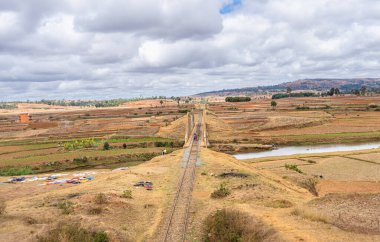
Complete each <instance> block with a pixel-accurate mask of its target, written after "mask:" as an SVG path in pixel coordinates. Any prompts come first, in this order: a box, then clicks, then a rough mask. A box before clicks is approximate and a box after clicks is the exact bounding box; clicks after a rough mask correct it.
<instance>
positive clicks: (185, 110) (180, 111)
mask: <svg viewBox="0 0 380 242" xmlns="http://www.w3.org/2000/svg"><path fill="white" fill-rule="evenodd" d="M178 112H179V113H188V112H190V110H187V109H183V110H181V109H180V110H178Z"/></svg>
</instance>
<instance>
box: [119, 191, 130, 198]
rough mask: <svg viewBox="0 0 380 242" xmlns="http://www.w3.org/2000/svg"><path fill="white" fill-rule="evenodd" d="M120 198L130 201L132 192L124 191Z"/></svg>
mask: <svg viewBox="0 0 380 242" xmlns="http://www.w3.org/2000/svg"><path fill="white" fill-rule="evenodd" d="M120 197H121V198H129V199H132V191H131V190H125V191H124V192H123V194H122V195H121V196H120Z"/></svg>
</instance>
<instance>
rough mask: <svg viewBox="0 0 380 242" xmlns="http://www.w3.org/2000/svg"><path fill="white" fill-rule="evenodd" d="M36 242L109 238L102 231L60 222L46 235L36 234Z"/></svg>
mask: <svg viewBox="0 0 380 242" xmlns="http://www.w3.org/2000/svg"><path fill="white" fill-rule="evenodd" d="M37 241H38V242H56V241H70V242H71V241H72V242H108V241H109V238H108V236H107V234H106V233H105V232H103V231H89V230H86V229H84V228H82V227H81V226H80V224H78V223H75V222H74V223H69V222H66V223H64V222H61V223H59V224H58V225H57V226H56V227H55V228H54V229H52V230H50V231H49V233H48V234H47V235H46V236H38V237H37Z"/></svg>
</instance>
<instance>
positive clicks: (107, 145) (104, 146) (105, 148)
mask: <svg viewBox="0 0 380 242" xmlns="http://www.w3.org/2000/svg"><path fill="white" fill-rule="evenodd" d="M109 149H110V144H109V143H108V142H105V143H104V145H103V150H109Z"/></svg>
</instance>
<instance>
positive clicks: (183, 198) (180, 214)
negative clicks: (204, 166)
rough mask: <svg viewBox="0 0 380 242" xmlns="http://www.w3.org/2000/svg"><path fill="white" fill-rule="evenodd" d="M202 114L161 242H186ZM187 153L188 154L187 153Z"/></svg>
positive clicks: (200, 138) (200, 137)
mask: <svg viewBox="0 0 380 242" xmlns="http://www.w3.org/2000/svg"><path fill="white" fill-rule="evenodd" d="M201 120H202V114H201V113H200V114H199V122H198V124H197V125H196V129H195V133H197V137H198V138H197V140H194V139H193V136H191V137H190V138H191V139H192V140H191V142H190V145H189V148H188V149H189V150H190V152H189V154H188V157H187V159H186V162H185V163H184V164H183V168H184V170H183V173H182V175H181V177H180V180H179V185H178V188H177V191H176V194H175V196H174V201H173V204H172V206H171V208H170V210H169V215H168V218H167V221H166V225H165V226H164V231H162V232H163V234H162V239H161V241H165V242H166V241H168V242H172V241H173V242H174V241H175V242H178V241H185V239H186V230H187V224H188V216H189V209H190V205H191V200H192V192H193V187H194V180H195V170H196V162H197V160H198V151H199V147H200V143H201V140H202V136H201V135H200V131H201V126H202V123H201ZM185 153H186V152H185Z"/></svg>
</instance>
